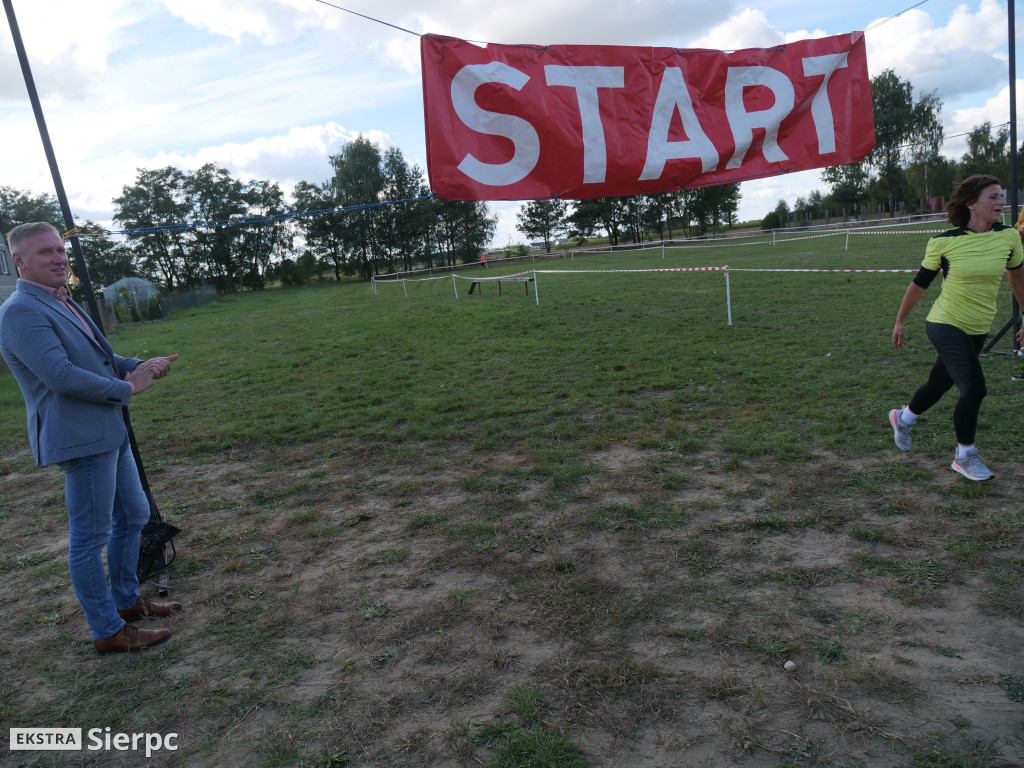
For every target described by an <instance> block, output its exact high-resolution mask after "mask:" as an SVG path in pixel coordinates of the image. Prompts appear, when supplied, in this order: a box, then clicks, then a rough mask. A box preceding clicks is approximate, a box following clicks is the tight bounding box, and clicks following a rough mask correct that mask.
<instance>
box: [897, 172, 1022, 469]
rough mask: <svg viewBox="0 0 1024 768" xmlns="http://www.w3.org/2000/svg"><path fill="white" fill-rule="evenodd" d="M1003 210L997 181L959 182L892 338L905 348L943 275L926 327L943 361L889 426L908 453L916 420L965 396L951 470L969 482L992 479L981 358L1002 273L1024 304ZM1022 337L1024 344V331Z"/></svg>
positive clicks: (1017, 246) (956, 420) (1013, 237)
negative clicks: (915, 315) (979, 437)
mask: <svg viewBox="0 0 1024 768" xmlns="http://www.w3.org/2000/svg"><path fill="white" fill-rule="evenodd" d="M1005 206H1006V199H1005V197H1004V196H1003V188H1002V184H1000V182H999V179H998V178H996V177H995V176H990V175H987V174H978V175H975V176H971V177H970V178H967V179H965V180H964V181H963V182H961V183H960V185H959V186H958V187H957V188H956V191H955V192H953V197H952V198H951V199H950V201H949V203H947V205H946V212H947V214H948V216H947V218H948V219H949V222H950V224H952V225H953V226H954V227H955V229H950V230H948V231H946V232H943V233H942V234H941V235H936V236H935V237H933V238H932V239H931V240H929V241H928V247H927V248H926V250H925V257H924V261H923V262H922V264H921V268H920V269H919V270H918V272H917V274H916V275H915V276H914V280H913V282H911V283H910V285H909V286H908V287H907V292H906V293H905V294H904V296H903V302H902V303H901V304H900V309H899V312H898V313H897V315H896V327H895V328H894V329H893V332H892V343H893V346H895V347H896V348H897V349H902V348H903V347H905V346H907V344H908V339H907V334H906V323H907V315H909V314H910V311H911V310H912V309H913V308H914V307H915V306H916V305H917V303H918V302H919V301H920V300H921V297H922V296H924V293H925V291H926V290H927V289H928V286H929V285H931V283H932V281H933V280H934V279H935V277H936V276H937V275H938V274H939V272H940V271H941V272H942V274H943V281H942V292H941V294H940V295H939V298H937V299H936V300H935V303H934V304H933V305H932V308H931V311H930V312H929V313H928V317H927V318H926V322H925V331H926V333H927V334H928V340H929V341H931V343H932V346H934V347H935V350H936V351H937V352H938V353H939V356H938V359H937V360H936V361H935V365H933V366H932V370H931V373H930V374H929V375H928V380H927V381H926V382H925V383H924V384H923V385H921V387H920V388H919V389H918V390H917V391H916V392H915V393H914V396H913V397H912V398H911V399H910V402H909V403H908V404H907V405H905V406H904V407H903V408H894V409H892V410H891V411H889V424H890V425H891V426H892V429H893V437H894V439H895V441H896V445H897V446H898V447H899V448H900V449H901V450H904V451H909V450H910V448H911V437H910V433H911V430H912V429H913V426H914V423H915V422H916V421H917V417H918V416H920V415H921V414H923V413H924V412H925V411H927V410H928V409H929V408H931V407H932V406H933V405H935V403H937V402H938V401H939V399H941V398H942V396H943V395H944V394H946V392H948V391H949V390H950V389H951V388H952V386H953V385H954V384H956V386H957V388H958V389H959V390H960V397H959V399H957V402H956V407H955V408H954V409H953V428H954V431H955V432H956V439H957V448H956V455H955V456H954V458H953V463H952V464H951V465H950V469H952V470H955V471H956V472H959V473H960V474H961V475H963V476H964V477H966V478H969V479H971V480H990V479H992V478H993V477H995V475H994V474H993V473H992V472H991V470H989V468H988V467H986V466H985V464H984V463H983V462H982V460H981V456H980V454H979V453H978V449H977V448H975V446H974V436H975V431H976V430H977V426H978V411H979V409H980V407H981V401H982V399H983V398H984V397H985V395H986V388H985V374H984V372H983V371H982V369H981V361H980V360H979V359H978V356H979V354H980V352H981V350H982V348H983V347H984V345H985V339H986V337H987V336H988V332H989V329H990V328H991V326H992V319H993V318H994V317H995V314H996V297H997V295H998V293H999V283H1000V281H1001V280H1002V277H1003V272H1004V271H1005V272H1006V273H1007V275H1008V276H1009V282H1010V289H1011V290H1012V291H1013V295H1014V296H1016V297H1017V301H1018V302H1020V303H1021V304H1024V269H1021V267H1022V266H1024V249H1022V247H1021V235H1020V233H1018V232H1017V230H1016V229H1014V228H1013V227H1008V226H1005V225H1004V224H1001V223H1000V221H999V220H1000V218H1001V217H1002V213H1003V208H1004V207H1005ZM1021 335H1022V337H1024V331H1022V332H1021Z"/></svg>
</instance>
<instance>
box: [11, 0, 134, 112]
mask: <svg viewBox="0 0 1024 768" xmlns="http://www.w3.org/2000/svg"><path fill="white" fill-rule="evenodd" d="M144 6H145V4H144V3H138V2H132V0H106V2H104V4H103V8H102V9H101V10H100V12H97V13H94V12H92V11H91V9H87V8H85V7H83V4H82V3H81V0H46V2H34V3H27V2H26V3H19V4H18V7H17V8H16V9H15V15H16V17H17V21H18V29H19V31H20V33H21V37H22V41H23V43H24V45H25V48H26V50H27V51H30V52H31V54H30V56H29V61H30V68H31V71H32V79H33V80H34V81H35V84H36V87H37V89H38V90H39V91H40V92H41V93H46V94H48V95H50V96H51V97H57V98H59V99H61V100H67V101H80V100H85V99H87V98H89V97H90V96H91V95H92V93H93V92H94V91H95V89H96V88H97V87H99V85H100V83H101V82H102V80H103V78H104V76H105V75H106V73H107V63H108V60H109V58H110V56H111V54H112V53H113V52H114V51H115V50H117V49H118V48H119V47H121V46H122V45H125V44H128V43H129V42H130V41H131V39H132V36H131V35H130V34H129V33H127V32H125V30H126V28H128V27H131V26H132V25H134V24H136V23H137V22H139V21H140V20H141V19H143V18H145V17H146V13H147V12H146V10H145V8H144ZM62 22H66V25H67V26H62ZM0 72H4V73H5V75H6V73H11V74H14V73H18V76H15V77H12V76H10V75H7V76H5V77H0V103H4V102H20V101H23V100H24V99H25V98H26V88H25V80H24V78H23V77H22V76H21V67H20V64H19V62H18V59H17V57H16V54H15V49H14V41H13V39H12V37H11V36H10V35H8V34H6V33H5V34H0Z"/></svg>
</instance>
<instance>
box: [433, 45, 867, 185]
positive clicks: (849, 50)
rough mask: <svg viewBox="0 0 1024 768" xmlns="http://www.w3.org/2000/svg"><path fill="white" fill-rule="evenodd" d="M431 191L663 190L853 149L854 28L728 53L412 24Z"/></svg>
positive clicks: (859, 128) (858, 124)
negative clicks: (514, 39)
mask: <svg viewBox="0 0 1024 768" xmlns="http://www.w3.org/2000/svg"><path fill="white" fill-rule="evenodd" d="M420 53H421V56H422V61H423V105H424V112H425V116H426V133H427V170H428V172H429V175H430V188H431V191H432V192H434V193H435V194H437V195H439V196H440V197H442V198H446V199H450V200H532V199H539V198H547V197H562V198H588V197H615V196H618V195H634V194H647V193H653V192H668V191H672V190H677V189H681V188H684V187H700V186H710V185H713V184H726V183H729V182H734V181H744V180H748V179H754V178H759V177H763V176H772V175H776V174H780V173H792V172H794V171H803V170H807V169H810V168H821V167H825V166H830V165H840V164H843V163H852V162H854V161H857V160H861V159H862V158H863V157H864V156H865V155H867V153H868V152H870V151H871V149H872V148H873V147H874V144H875V127H874V119H873V117H872V111H871V83H870V80H869V78H868V70H867V55H866V53H865V46H864V33H863V32H852V33H850V34H846V35H836V36H834V37H824V38H819V39H816V40H801V41H798V42H794V43H789V44H787V45H784V46H779V47H777V48H758V49H748V50H742V51H735V52H732V53H726V52H723V51H709V50H680V49H675V48H633V47H626V46H610V45H553V46H534V45H488V46H486V47H481V46H478V45H474V44H472V43H468V42H466V41H464V40H458V39H454V38H449V37H440V36H437V35H424V36H423V37H422V42H421V44H420Z"/></svg>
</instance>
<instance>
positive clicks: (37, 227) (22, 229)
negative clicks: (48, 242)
mask: <svg viewBox="0 0 1024 768" xmlns="http://www.w3.org/2000/svg"><path fill="white" fill-rule="evenodd" d="M40 232H53V234H55V235H56V236H57V237H60V231H59V230H58V229H57V228H56V227H55V226H53V224H48V223H47V222H45V221H30V222H28V223H26V224H19V225H18V226H16V227H15V228H14V229H12V230H11V231H10V232H8V233H7V244H8V245H9V246H10V247H11V253H12V254H13V253H20V251H19V248H20V247H21V244H22V243H23V242H25V240H27V239H28V238H30V237H32V235H38V234H39V233H40Z"/></svg>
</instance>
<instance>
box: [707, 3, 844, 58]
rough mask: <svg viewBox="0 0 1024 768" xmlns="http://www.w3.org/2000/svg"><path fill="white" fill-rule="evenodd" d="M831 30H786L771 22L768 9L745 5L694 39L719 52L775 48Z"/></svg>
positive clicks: (824, 35) (819, 35) (825, 33)
mask: <svg viewBox="0 0 1024 768" xmlns="http://www.w3.org/2000/svg"><path fill="white" fill-rule="evenodd" d="M827 35H828V33H827V32H823V31H822V30H820V29H818V30H815V31H814V32H809V31H807V30H806V29H800V30H796V31H793V32H782V31H780V30H779V29H777V28H776V27H774V26H772V24H771V23H770V22H769V21H768V17H767V16H765V14H764V11H760V10H756V9H753V8H744V9H743V10H742V11H740V12H739V13H738V14H736V15H735V16H732V17H730V18H728V19H726V20H725V21H723V22H722V23H720V24H718V25H716V26H714V27H712V28H711V29H710V30H708V32H707V33H706V34H704V35H703V36H701V37H699V38H697V39H696V40H693V41H692V42H691V43H690V44H689V47H691V48H711V49H713V50H719V51H737V50H740V49H743V48H771V47H772V46H776V45H783V44H784V43H789V42H793V41H794V40H809V39H812V38H818V37H826V36H827Z"/></svg>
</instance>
